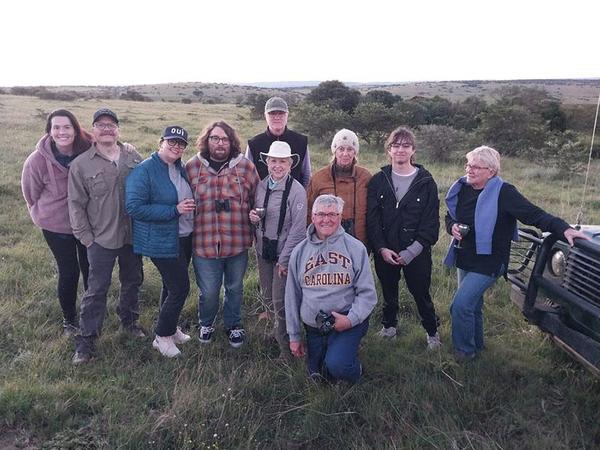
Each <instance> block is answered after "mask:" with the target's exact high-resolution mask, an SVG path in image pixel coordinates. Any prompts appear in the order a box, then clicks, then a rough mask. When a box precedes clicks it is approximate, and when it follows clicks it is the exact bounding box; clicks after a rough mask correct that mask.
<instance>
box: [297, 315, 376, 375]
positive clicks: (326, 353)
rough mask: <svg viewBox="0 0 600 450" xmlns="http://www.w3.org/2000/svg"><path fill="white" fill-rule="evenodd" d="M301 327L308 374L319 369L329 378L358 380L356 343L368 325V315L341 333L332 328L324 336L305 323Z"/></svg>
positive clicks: (359, 371)
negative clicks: (304, 339) (304, 336)
mask: <svg viewBox="0 0 600 450" xmlns="http://www.w3.org/2000/svg"><path fill="white" fill-rule="evenodd" d="M304 328H305V329H306V350H307V352H306V353H307V355H306V358H307V360H308V372H309V374H313V373H320V374H321V375H323V376H324V377H325V378H327V379H329V380H345V381H349V382H350V383H356V382H358V380H359V378H360V373H361V370H360V361H359V360H358V346H359V345H360V340H361V339H362V338H363V336H364V335H365V334H367V331H368V329H369V318H368V317H367V319H365V320H364V321H363V322H362V323H360V324H358V325H356V326H355V327H352V328H350V329H349V330H346V331H342V332H341V333H338V332H337V331H335V330H334V331H332V332H331V333H329V334H328V335H327V336H322V335H321V333H320V332H319V330H318V329H316V328H313V327H309V326H308V325H305V326H304Z"/></svg>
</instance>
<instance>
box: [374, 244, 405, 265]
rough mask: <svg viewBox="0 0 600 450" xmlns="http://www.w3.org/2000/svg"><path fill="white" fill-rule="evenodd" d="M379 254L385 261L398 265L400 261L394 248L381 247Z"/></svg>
mask: <svg viewBox="0 0 600 450" xmlns="http://www.w3.org/2000/svg"><path fill="white" fill-rule="evenodd" d="M379 254H380V255H381V257H382V258H383V260H384V261H385V262H386V263H388V264H392V265H394V266H399V265H400V261H401V260H402V258H400V255H399V254H398V253H396V252H395V251H394V250H390V249H389V248H382V249H381V250H380V252H379Z"/></svg>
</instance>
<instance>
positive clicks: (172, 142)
mask: <svg viewBox="0 0 600 450" xmlns="http://www.w3.org/2000/svg"><path fill="white" fill-rule="evenodd" d="M167 144H168V145H169V147H179V148H186V147H187V144H186V143H185V142H183V141H180V140H179V139H167Z"/></svg>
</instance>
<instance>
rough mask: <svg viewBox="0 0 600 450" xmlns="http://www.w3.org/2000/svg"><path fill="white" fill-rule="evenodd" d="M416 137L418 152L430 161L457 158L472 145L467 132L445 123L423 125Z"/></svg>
mask: <svg viewBox="0 0 600 450" xmlns="http://www.w3.org/2000/svg"><path fill="white" fill-rule="evenodd" d="M417 138H418V139H417V142H418V143H419V144H418V147H419V153H420V154H422V155H424V156H425V157H426V158H427V159H429V160H430V161H438V162H449V161H452V160H455V159H459V158H460V157H462V156H464V154H465V153H467V152H468V151H469V150H471V147H472V146H473V143H472V142H471V139H470V137H469V135H468V134H467V133H465V132H464V131H461V130H457V129H455V128H452V127H448V126H445V125H423V126H421V127H420V128H419V130H418V132H417Z"/></svg>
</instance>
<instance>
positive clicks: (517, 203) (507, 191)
mask: <svg viewBox="0 0 600 450" xmlns="http://www.w3.org/2000/svg"><path fill="white" fill-rule="evenodd" d="M501 195H502V205H503V207H504V208H505V210H506V211H507V212H508V213H509V214H510V215H512V216H513V217H515V218H517V219H518V220H520V221H521V222H523V223H524V224H526V225H533V226H535V227H538V228H539V229H540V230H542V231H550V232H552V233H557V234H560V235H562V234H563V233H564V232H565V230H566V229H567V228H570V225H569V224H568V223H567V222H565V221H564V220H562V219H561V218H560V217H556V216H553V215H552V214H548V213H547V212H546V211H544V210H543V209H541V208H539V207H538V206H536V205H534V204H533V203H531V202H530V201H529V200H527V199H526V198H525V197H524V196H523V195H522V194H521V193H520V192H519V191H518V190H517V188H516V187H514V186H513V185H512V184H509V183H505V184H504V186H503V187H502V192H501Z"/></svg>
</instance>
